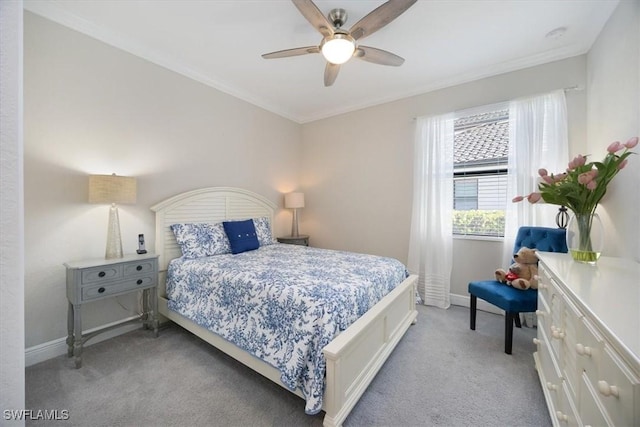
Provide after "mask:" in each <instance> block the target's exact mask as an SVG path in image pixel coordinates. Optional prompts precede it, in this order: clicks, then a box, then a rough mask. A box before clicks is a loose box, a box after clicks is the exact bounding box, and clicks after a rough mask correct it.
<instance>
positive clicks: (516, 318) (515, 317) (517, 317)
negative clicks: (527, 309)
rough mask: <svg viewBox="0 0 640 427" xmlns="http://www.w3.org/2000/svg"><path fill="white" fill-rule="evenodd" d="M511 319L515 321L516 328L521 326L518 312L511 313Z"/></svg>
mask: <svg viewBox="0 0 640 427" xmlns="http://www.w3.org/2000/svg"><path fill="white" fill-rule="evenodd" d="M513 320H515V321H516V328H522V325H521V324H520V313H513Z"/></svg>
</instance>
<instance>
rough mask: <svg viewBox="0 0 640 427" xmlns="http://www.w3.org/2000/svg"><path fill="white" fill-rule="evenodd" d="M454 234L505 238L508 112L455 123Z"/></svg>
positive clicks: (498, 110)
mask: <svg viewBox="0 0 640 427" xmlns="http://www.w3.org/2000/svg"><path fill="white" fill-rule="evenodd" d="M454 132H455V133H454V164H453V209H454V212H453V234H456V235H463V236H496V237H501V236H503V235H504V213H505V203H506V192H507V156H508V153H509V110H508V109H506V108H505V109H497V110H496V109H493V110H491V111H488V112H482V113H476V114H473V115H462V116H461V117H459V118H458V119H456V121H455V123H454Z"/></svg>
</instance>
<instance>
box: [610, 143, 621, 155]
mask: <svg viewBox="0 0 640 427" xmlns="http://www.w3.org/2000/svg"><path fill="white" fill-rule="evenodd" d="M623 147H624V145H622V144H620V141H615V142H612V143H611V144H609V146H608V147H607V151H608V152H609V153H611V154H613V153H615V152H616V151H620V150H621V149H622V148H623Z"/></svg>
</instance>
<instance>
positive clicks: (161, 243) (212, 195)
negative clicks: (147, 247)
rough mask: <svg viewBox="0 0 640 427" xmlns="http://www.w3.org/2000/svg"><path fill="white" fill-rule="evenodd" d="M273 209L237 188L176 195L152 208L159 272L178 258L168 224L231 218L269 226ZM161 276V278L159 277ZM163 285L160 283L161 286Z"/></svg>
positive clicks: (175, 244) (196, 191) (252, 194)
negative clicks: (254, 220) (261, 221)
mask: <svg viewBox="0 0 640 427" xmlns="http://www.w3.org/2000/svg"><path fill="white" fill-rule="evenodd" d="M276 208H277V206H276V204H275V203H273V202H271V201H270V200H268V199H266V198H265V197H262V196H261V195H259V194H256V193H253V192H251V191H247V190H243V189H241V188H231V187H209V188H201V189H198V190H192V191H187V192H186V193H182V194H178V195H176V196H173V197H171V198H169V199H167V200H165V201H163V202H160V203H158V204H156V205H154V206H151V210H152V211H154V212H155V213H156V253H157V254H158V255H160V257H159V260H158V261H159V264H160V265H159V268H160V271H161V272H164V271H166V269H167V265H168V264H169V261H171V260H172V259H174V258H178V257H180V256H181V255H182V252H181V251H180V248H179V247H178V243H177V242H176V238H175V236H174V235H173V232H172V231H171V229H170V228H169V227H170V226H171V224H176V223H185V222H208V223H215V222H220V221H224V220H231V219H248V218H257V217H265V216H266V217H268V218H269V222H270V223H271V224H272V225H273V215H274V212H275V210H276ZM161 276H164V275H162V274H161ZM163 285H164V281H162V283H161V286H163Z"/></svg>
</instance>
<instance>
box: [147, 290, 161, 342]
mask: <svg viewBox="0 0 640 427" xmlns="http://www.w3.org/2000/svg"><path fill="white" fill-rule="evenodd" d="M149 297H150V298H151V324H152V325H153V336H154V337H156V338H158V323H159V321H158V289H157V288H151V289H149Z"/></svg>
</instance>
